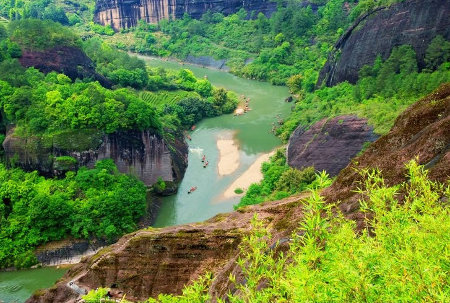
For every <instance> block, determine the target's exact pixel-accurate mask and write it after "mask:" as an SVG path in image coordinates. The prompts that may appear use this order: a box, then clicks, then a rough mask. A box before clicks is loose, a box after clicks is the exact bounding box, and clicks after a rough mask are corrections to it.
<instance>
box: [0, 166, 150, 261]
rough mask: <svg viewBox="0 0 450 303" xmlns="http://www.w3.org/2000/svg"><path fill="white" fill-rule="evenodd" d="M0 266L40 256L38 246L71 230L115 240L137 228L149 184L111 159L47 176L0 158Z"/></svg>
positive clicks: (76, 234) (76, 235) (78, 235)
mask: <svg viewBox="0 0 450 303" xmlns="http://www.w3.org/2000/svg"><path fill="white" fill-rule="evenodd" d="M0 202H1V203H0V268H4V267H9V266H15V267H17V268H21V267H28V266H31V265H33V264H35V263H36V262H37V260H36V258H35V256H34V254H33V250H34V248H35V247H36V246H38V245H41V244H44V243H46V242H49V241H54V240H60V239H63V238H66V237H69V236H72V237H74V238H80V239H90V238H92V237H96V238H99V239H106V240H114V239H116V238H117V237H119V236H121V235H122V234H124V233H128V232H131V231H133V230H135V229H136V227H137V226H136V222H137V220H138V219H139V218H140V217H141V216H142V215H143V214H144V212H145V207H146V187H145V185H144V184H143V183H142V182H140V181H139V180H137V179H136V178H134V177H132V176H128V175H124V174H120V173H118V171H117V168H116V166H115V164H114V162H113V161H112V160H103V161H99V162H97V164H96V165H95V168H94V169H86V168H81V169H80V170H79V171H78V172H76V173H75V172H68V173H67V174H66V176H65V178H63V179H46V178H44V177H40V176H39V175H38V174H37V172H36V171H35V172H32V173H26V172H24V171H22V170H20V169H9V170H8V169H6V168H5V167H4V166H3V165H2V164H0Z"/></svg>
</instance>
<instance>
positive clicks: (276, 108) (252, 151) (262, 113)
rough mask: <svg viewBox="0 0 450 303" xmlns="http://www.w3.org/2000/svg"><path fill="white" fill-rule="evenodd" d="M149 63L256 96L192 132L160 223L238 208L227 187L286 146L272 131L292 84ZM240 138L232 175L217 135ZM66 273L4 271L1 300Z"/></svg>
mask: <svg viewBox="0 0 450 303" xmlns="http://www.w3.org/2000/svg"><path fill="white" fill-rule="evenodd" d="M139 57H140V58H142V59H144V60H145V61H146V62H147V64H148V65H149V66H153V67H164V68H168V69H180V68H188V69H190V70H192V71H193V72H194V74H195V75H196V76H197V77H199V78H203V77H204V76H207V77H208V79H209V81H211V83H212V84H213V85H215V86H217V87H223V88H226V89H228V90H232V91H234V92H236V93H237V94H238V96H240V95H245V96H246V97H248V98H250V103H249V105H250V108H252V110H251V111H250V112H248V113H246V114H245V115H242V116H239V117H235V116H233V115H222V116H219V117H214V118H209V119H205V120H203V121H201V122H200V123H198V124H197V125H196V129H195V131H193V132H192V133H191V134H190V135H191V137H192V141H188V143H189V164H188V168H187V170H186V174H185V176H184V179H183V181H182V182H181V184H180V187H179V191H178V194H176V195H174V196H170V197H166V198H164V200H163V202H162V205H161V209H160V210H159V214H158V217H157V219H156V222H155V224H154V226H155V227H164V226H170V225H178V224H184V223H190V222H197V221H203V220H206V219H209V218H211V217H213V216H214V215H216V214H218V213H221V212H229V211H231V210H233V205H235V204H237V203H238V202H239V199H240V196H234V197H224V195H223V194H224V191H225V190H226V189H227V188H228V187H230V185H231V184H232V183H233V182H234V181H235V180H236V179H237V178H238V177H239V176H240V175H242V174H243V173H244V172H245V171H246V170H247V169H248V168H249V167H250V166H251V165H252V164H253V163H254V162H255V161H256V160H257V159H258V157H259V156H261V155H263V154H265V153H268V152H270V151H272V150H273V149H274V148H276V147H277V146H279V145H281V141H280V140H279V139H278V138H277V137H275V136H274V135H273V134H272V133H271V128H272V123H273V122H276V121H277V117H276V116H277V115H280V116H281V117H282V118H285V117H287V115H288V114H289V112H290V107H291V104H289V103H286V102H285V101H284V100H285V98H286V97H287V96H289V92H288V89H287V88H286V87H279V86H273V85H270V84H269V83H265V82H259V81H254V80H247V79H242V78H239V77H236V76H234V75H232V74H230V73H227V72H224V71H219V70H214V69H208V68H202V67H199V66H195V65H190V64H180V63H178V62H174V61H165V60H161V59H157V58H152V57H144V56H139ZM219 139H234V141H235V143H236V145H237V147H238V153H239V161H238V164H237V166H236V169H235V170H234V171H233V172H232V173H230V174H227V175H223V176H221V175H219V170H218V166H217V165H218V161H219V150H218V147H217V140H219ZM203 154H204V155H206V157H207V160H208V161H209V165H208V167H207V168H204V167H203V165H202V162H201V157H202V155H203ZM193 186H197V190H196V191H195V192H193V193H192V194H188V193H187V192H188V190H189V189H190V188H191V187H193ZM63 274H64V270H60V269H56V268H53V267H51V268H42V269H34V270H24V271H16V272H3V273H0V302H2V301H3V302H6V303H10V302H24V301H25V300H26V299H27V298H28V297H29V296H30V295H31V294H32V293H33V292H34V291H35V290H37V289H40V288H45V287H49V286H51V285H52V284H53V283H54V282H55V281H56V280H57V279H59V278H60V277H61V276H62V275H63Z"/></svg>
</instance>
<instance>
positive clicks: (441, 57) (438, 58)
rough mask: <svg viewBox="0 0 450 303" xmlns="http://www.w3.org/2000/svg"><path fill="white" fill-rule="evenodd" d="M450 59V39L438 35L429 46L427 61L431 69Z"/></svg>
mask: <svg viewBox="0 0 450 303" xmlns="http://www.w3.org/2000/svg"><path fill="white" fill-rule="evenodd" d="M449 61H450V41H447V40H445V39H444V38H443V37H442V36H436V37H435V38H434V39H433V40H432V41H431V43H430V45H429V46H428V48H427V51H426V55H425V63H426V64H427V68H428V69H430V70H435V69H437V68H438V67H439V66H440V65H441V64H443V63H445V62H449Z"/></svg>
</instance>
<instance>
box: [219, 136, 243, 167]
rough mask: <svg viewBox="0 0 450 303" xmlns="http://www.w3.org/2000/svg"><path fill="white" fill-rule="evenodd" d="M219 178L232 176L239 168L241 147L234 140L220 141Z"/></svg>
mask: <svg viewBox="0 0 450 303" xmlns="http://www.w3.org/2000/svg"><path fill="white" fill-rule="evenodd" d="M217 148H218V149H219V163H218V164H217V166H218V169H219V176H226V175H229V174H232V173H233V172H234V171H236V169H238V167H239V147H238V145H237V143H236V141H235V140H234V139H218V140H217Z"/></svg>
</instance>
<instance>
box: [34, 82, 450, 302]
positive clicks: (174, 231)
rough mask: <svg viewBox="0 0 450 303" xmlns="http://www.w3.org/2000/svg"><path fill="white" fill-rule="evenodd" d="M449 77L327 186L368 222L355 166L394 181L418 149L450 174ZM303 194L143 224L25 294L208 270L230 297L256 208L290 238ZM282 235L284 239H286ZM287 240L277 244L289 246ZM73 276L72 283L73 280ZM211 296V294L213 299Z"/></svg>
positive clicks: (75, 293)
mask: <svg viewBox="0 0 450 303" xmlns="http://www.w3.org/2000/svg"><path fill="white" fill-rule="evenodd" d="M449 147H450V84H447V85H444V86H442V87H441V88H440V89H439V90H437V91H435V92H434V93H432V94H431V95H429V96H428V97H426V98H424V99H422V100H420V101H419V102H418V103H417V104H415V105H413V106H412V107H410V108H409V109H408V110H407V111H406V112H405V113H404V114H403V115H401V116H400V117H399V118H398V119H397V121H396V123H395V126H394V127H393V129H392V130H391V131H390V132H389V133H388V134H387V135H385V136H383V137H381V138H380V139H378V140H377V141H376V142H375V143H373V144H372V145H371V146H370V147H369V148H368V150H367V151H366V152H364V153H363V155H361V156H360V157H358V158H356V160H355V162H353V163H352V164H350V165H349V166H347V168H345V169H344V170H342V171H341V172H340V174H339V175H338V177H337V180H336V181H335V182H334V184H333V185H332V186H331V187H330V188H329V189H327V190H325V191H324V192H323V195H324V196H325V198H326V199H327V200H328V201H330V202H335V203H338V207H340V208H341V210H342V212H343V214H344V215H346V216H347V217H349V218H353V219H355V220H356V221H357V222H358V224H359V225H358V226H359V228H362V224H363V222H364V220H363V219H364V216H362V215H361V214H360V213H359V212H358V207H359V204H357V198H358V196H357V194H356V193H355V192H354V190H355V189H356V188H357V186H358V184H359V183H358V181H359V180H360V176H359V174H358V173H357V172H355V171H354V168H363V167H378V168H380V169H382V174H383V176H384V177H385V178H386V182H388V183H389V184H392V183H396V182H402V181H405V169H404V164H405V162H407V161H409V160H410V159H413V158H414V157H416V156H419V162H420V163H422V164H426V165H427V167H428V169H429V172H430V177H431V178H433V179H435V180H440V181H442V182H445V181H446V180H447V179H448V177H449V176H450V153H449ZM301 199H302V197H301V196H297V197H291V198H288V199H286V200H282V201H277V202H268V203H264V204H262V205H257V206H251V207H247V208H244V209H241V210H240V211H239V212H232V213H229V214H222V215H218V216H216V217H215V218H213V219H210V220H208V221H206V222H204V223H199V224H188V225H182V226H176V227H167V228H163V229H150V230H141V231H138V232H135V233H133V234H129V235H126V236H124V237H123V238H122V239H121V240H119V242H118V243H116V244H114V245H112V246H110V247H108V248H105V249H103V250H102V251H100V252H99V253H98V254H97V255H95V256H93V257H91V258H88V259H84V260H83V261H82V262H81V263H80V264H78V265H76V266H74V267H73V268H72V269H71V270H70V271H69V272H67V274H66V275H65V276H64V277H63V278H62V279H61V280H60V281H59V282H58V283H57V284H56V285H55V286H54V287H52V288H50V289H48V290H46V291H42V292H39V293H37V294H35V295H34V296H33V297H32V298H30V299H29V300H28V301H27V302H28V303H31V302H75V300H76V299H77V298H79V293H80V292H84V291H86V290H90V289H95V288H96V287H100V286H103V287H110V288H111V289H112V291H111V292H112V293H113V294H115V295H116V296H117V298H121V297H123V295H124V294H126V298H127V299H132V300H144V299H146V298H147V297H149V296H156V295H157V294H159V293H164V292H166V293H167V292H168V293H175V294H177V293H180V292H181V289H182V287H183V285H185V284H186V283H189V281H192V279H195V278H196V277H198V276H199V275H202V274H204V273H205V272H207V271H209V272H212V273H213V275H214V277H215V280H214V282H213V283H212V285H211V287H210V294H211V296H212V297H213V298H214V299H216V298H224V297H225V296H226V294H227V293H228V292H230V291H231V292H233V291H234V290H233V286H232V285H230V282H229V279H228V277H229V275H230V273H232V274H233V275H234V276H236V281H237V282H242V283H243V280H242V275H240V272H239V269H238V266H237V265H236V259H237V254H238V244H239V243H240V241H241V238H242V236H243V235H244V234H245V233H246V232H248V230H249V221H250V220H251V218H252V217H253V215H254V213H257V214H258V217H259V218H260V219H261V220H263V221H264V222H265V224H267V228H268V229H269V230H271V232H272V233H273V235H274V237H273V242H274V243H275V242H276V241H279V240H281V241H280V242H281V243H283V242H286V235H290V233H291V231H292V230H293V229H294V228H296V227H298V224H299V221H301V218H302V203H301ZM283 240H284V241H283ZM283 245H287V244H286V243H285V244H282V245H281V247H280V248H279V249H283ZM70 282H73V284H70ZM214 299H213V300H214Z"/></svg>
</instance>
